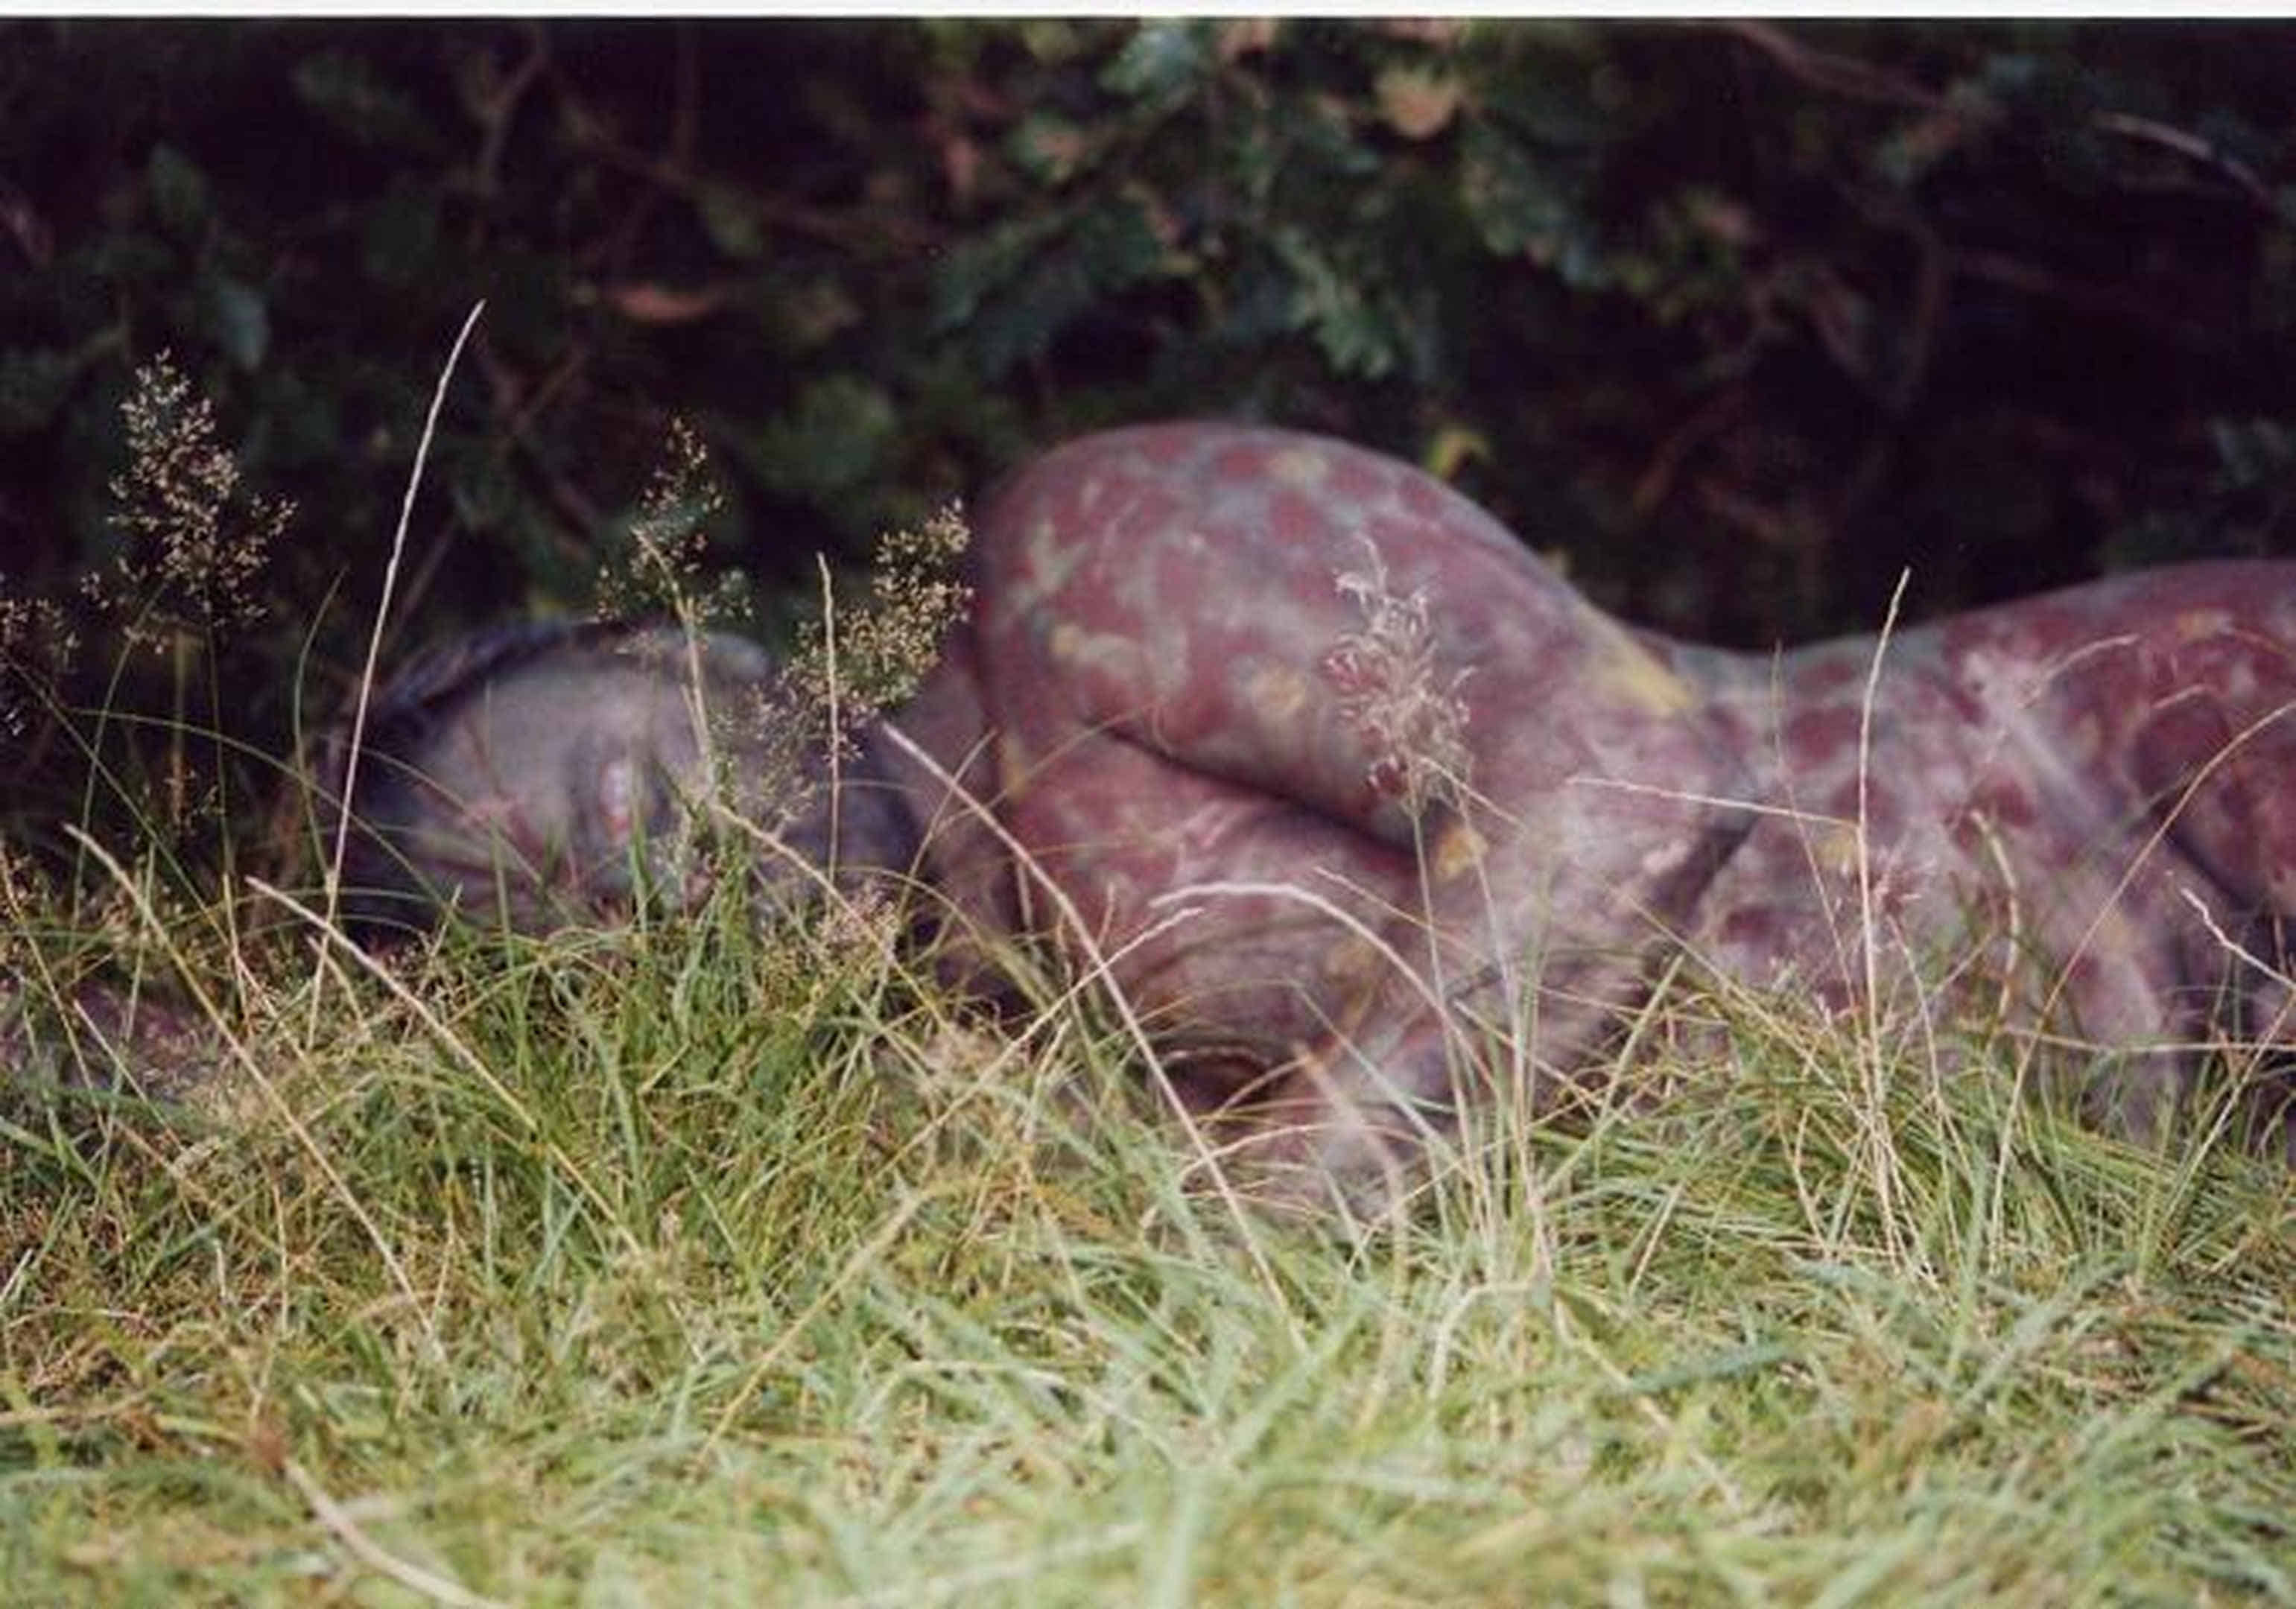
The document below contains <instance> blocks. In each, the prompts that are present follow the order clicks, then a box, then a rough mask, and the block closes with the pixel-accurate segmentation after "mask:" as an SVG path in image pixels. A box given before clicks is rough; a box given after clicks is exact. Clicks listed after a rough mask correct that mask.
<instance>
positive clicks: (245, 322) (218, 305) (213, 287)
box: [200, 273, 271, 370]
mask: <svg viewBox="0 0 2296 1609" xmlns="http://www.w3.org/2000/svg"><path fill="white" fill-rule="evenodd" d="M200 323H201V326H202V327H203V328H204V329H205V330H206V332H207V333H208V336H209V339H210V340H212V341H214V342H215V344H216V345H217V347H218V348H220V349H222V351H223V354H224V356H225V357H228V358H230V359H231V360H232V362H233V363H234V364H236V365H239V366H240V367H241V368H242V369H250V370H251V369H255V368H258V367H260V366H261V365H262V363H263V355H264V354H265V353H266V351H268V350H269V349H270V348H271V314H270V310H269V308H266V306H265V304H264V300H263V295H262V292H260V291H257V290H256V289H255V288H254V287H253V286H252V285H250V284H247V283H244V282H242V281H240V280H236V279H234V278H232V277H231V276H230V275H227V274H219V273H209V274H203V275H201V277H200Z"/></svg>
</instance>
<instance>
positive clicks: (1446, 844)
mask: <svg viewBox="0 0 2296 1609" xmlns="http://www.w3.org/2000/svg"><path fill="white" fill-rule="evenodd" d="M1490 847H1491V846H1490V845H1489V844H1488V842H1486V841H1484V839H1483V835H1482V834H1481V833H1478V832H1477V831H1475V828H1474V825H1473V824H1472V822H1465V821H1455V822H1452V823H1451V824H1450V825H1448V826H1447V827H1445V828H1444V829H1443V831H1442V833H1441V835H1440V836H1439V837H1438V838H1437V839H1436V840H1435V875H1436V876H1437V878H1439V880H1441V881H1442V882H1450V881H1451V880H1452V879H1453V878H1455V877H1459V876H1464V874H1466V873H1468V872H1471V871H1472V870H1473V869H1474V868H1475V867H1477V866H1480V865H1482V863H1483V855H1484V852H1485V851H1486V850H1488V849H1489V848H1490Z"/></svg>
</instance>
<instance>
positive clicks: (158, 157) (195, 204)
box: [143, 141, 212, 241]
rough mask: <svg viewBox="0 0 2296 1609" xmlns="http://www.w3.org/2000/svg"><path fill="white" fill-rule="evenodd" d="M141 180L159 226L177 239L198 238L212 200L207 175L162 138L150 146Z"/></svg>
mask: <svg viewBox="0 0 2296 1609" xmlns="http://www.w3.org/2000/svg"><path fill="white" fill-rule="evenodd" d="M143 184H144V187H145V189H146V190H148V191H149V192H150V193H151V196H152V213H153V215H154V216H155V217H157V218H159V220H160V227H161V228H162V229H164V230H166V231H167V232H168V234H172V235H174V236H175V237H176V239H177V240H179V241H194V240H197V239H198V238H199V235H200V232H201V230H202V229H203V228H204V227H205V226H206V225H207V221H208V213H209V209H210V206H211V204H212V203H211V202H210V201H209V195H208V178H207V175H206V174H204V173H202V172H201V171H200V169H199V168H196V167H195V166H193V162H192V160H191V159H190V158H189V157H187V156H185V155H184V153H183V152H180V151H178V150H176V148H175V147H174V146H173V145H170V144H167V143H166V142H164V141H162V142H161V143H160V144H157V145H154V146H152V157H151V160H150V161H148V162H147V163H145V164H144V168H143Z"/></svg>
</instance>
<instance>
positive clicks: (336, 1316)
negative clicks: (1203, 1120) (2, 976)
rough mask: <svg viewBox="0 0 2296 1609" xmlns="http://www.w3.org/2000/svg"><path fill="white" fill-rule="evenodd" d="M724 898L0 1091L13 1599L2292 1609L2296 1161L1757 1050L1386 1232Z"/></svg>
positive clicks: (1066, 1027) (241, 978)
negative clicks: (164, 1056)
mask: <svg viewBox="0 0 2296 1609" xmlns="http://www.w3.org/2000/svg"><path fill="white" fill-rule="evenodd" d="M738 906H739V902H738V901H736V900H733V899H727V900H725V901H722V902H721V903H720V905H719V906H717V907H713V908H712V909H710V910H709V911H708V912H705V913H704V914H703V915H702V916H701V917H700V918H698V919H695V920H691V921H685V922H680V923H676V924H667V925H659V926H641V927H639V928H636V929H634V930H632V931H628V932H619V933H613V934H605V935H583V936H575V937H566V938H562V939H559V940H553V941H552V942H549V943H546V944H536V943H521V942H511V941H486V940H463V941H457V942H455V943H453V944H450V945H447V946H446V947H444V948H441V949H440V950H439V951H438V952H437V953H435V954H432V955H429V956H419V957H413V958H408V959H406V960H403V961H401V962H398V963H395V964H394V965H392V967H391V968H390V971H389V975H388V976H387V977H381V976H376V975H373V974H370V973H365V972H364V971H362V970H360V969H359V968H357V966H356V965H350V964H348V962H347V961H346V959H345V957H344V956H343V954H342V952H341V951H340V950H339V949H338V950H332V951H329V952H328V953H327V954H326V955H325V956H324V958H321V957H320V956H318V955H317V954H316V951H315V950H314V949H312V948H307V947H306V946H304V945H303V943H302V941H301V940H287V941H284V942H275V944H274V945H273V948H272V950H271V952H270V959H269V962H268V963H267V965H266V968H265V969H263V970H267V971H268V973H271V974H272V975H271V976H269V977H268V978H267V979H265V978H259V977H258V976H257V975H256V973H251V972H249V971H245V970H242V971H241V972H240V973H237V974H236V975H234V973H231V972H230V971H228V970H226V969H224V968H223V967H221V966H220V965H217V966H214V967H210V968H208V969H206V971H205V973H204V975H203V980H202V981H203V982H204V983H205V984H206V985H207V986H208V987H209V988H210V989H214V990H215V991H216V992H217V998H218V999H219V1000H223V1001H225V1002H227V1004H225V1005H224V1006H221V1007H220V1008H219V1012H220V1015H221V1017H222V1019H223V1021H224V1022H225V1023H226V1024H227V1025H228V1027H229V1028H230V1030H231V1031H232V1033H233V1034H234V1036H236V1037H237V1038H238V1039H239V1040H240V1042H241V1043H242V1045H243V1047H244V1049H245V1051H246V1053H247V1059H248V1063H250V1064H251V1066H252V1067H253V1068H254V1069H255V1070H257V1071H259V1072H260V1074H261V1083H260V1084H259V1085H258V1082H257V1080H256V1077H255V1074H254V1073H250V1072H248V1071H241V1072H240V1073H239V1074H237V1076H236V1077H235V1078H234V1079H233V1080H228V1081H227V1083H228V1088H229V1091H230V1093H229V1094H228V1096H226V1097H225V1098H224V1099H222V1100H220V1101H218V1102H216V1103H212V1104H209V1105H208V1106H204V1107H202V1108H201V1109H200V1110H198V1111H195V1112H192V1113H190V1114H179V1115H176V1116H174V1117H168V1116H164V1115H160V1114H155V1113H154V1112H152V1111H150V1110H147V1109H142V1108H139V1107H137V1106H135V1105H134V1104H106V1103H104V1102H102V1101H99V1100H97V1099H95V1098H94V1097H90V1096H78V1097H70V1096H59V1095H53V1094H51V1095H45V1096H33V1095H26V1094H23V1093H21V1092H20V1093H18V1094H17V1095H15V1096H10V1097H8V1098H7V1100H6V1102H5V1104H4V1108H0V1111H4V1120H5V1127H4V1129H0V1580H4V1581H5V1582H6V1583H7V1597H8V1598H9V1601H11V1602H12V1603H23V1604H51V1603H54V1604H74V1603H82V1604H102V1605H119V1604H146V1603H148V1604H168V1605H177V1604H200V1603H215V1604H265V1603H291V1604H300V1603H319V1602H349V1603H355V1604H361V1605H370V1604H371V1605H390V1604H413V1603H421V1602H431V1601H435V1602H445V1603H470V1602H479V1601H495V1602H502V1603H510V1604H521V1605H523V1604H625V1603H627V1604H648V1605H655V1604H668V1605H700V1604H709V1603H757V1602H771V1603H802V1604H884V1605H933V1604H963V1605H975V1604H1027V1605H1047V1604H1095V1605H1097V1604H1112V1603H1124V1604H1135V1603H1136V1604H1155V1605H1188V1604H1236V1605H1271V1604H1304V1605H1387V1604H1393V1605H1422V1604H1459V1605H1465V1604H1488V1605H1519V1604H1533V1603H1546V1602H1555V1603H1590V1604H1603V1605H1613V1604H1616V1605H1629V1604H1639V1603H1659V1604H1694V1605H1705V1604H1718V1603H1749V1604H1756V1603H1775V1602H1791V1603H1810V1604H1826V1605H1851V1604H1904V1603H1986V1604H2032V1605H2067V1604H2088V1603H2112V1604H2122V1603H2159V1604H2177V1605H2184V1604H2192V1603H2235V1602H2239V1603H2246V1602H2290V1601H2296V1432H2292V1428H2291V1427H2292V1425H2296V1314H2292V1311H2291V1300H2292V1296H2296V1188H2292V1185H2291V1181H2290V1179H2289V1178H2288V1177H2287V1176H2286V1175H2285V1174H2284V1173H2283V1172H2282V1171H2281V1170H2278V1169H2277V1168H2276V1167H2274V1166H2271V1165H2268V1164H2265V1163H2260V1162H2253V1161H2251V1160H2249V1159H2246V1158H2243V1157H2242V1156H2240V1155H2238V1154H2235V1153H2228V1152H2216V1151H2208V1150H2203V1151H2202V1153H2199V1154H2198V1155H2197V1156H2194V1155H2186V1156H2182V1157H2172V1158H2167V1159H2160V1158H2154V1157H2152V1156H2149V1155H2145V1154H2140V1153H2136V1152H2134V1151H2132V1150H2130V1149H2128V1148H2127V1147H2126V1146H2123V1145H2117V1144H2115V1143H2114V1142H2112V1141H2111V1140H2108V1139H2103V1138H2100V1137H2095V1136H2092V1135H2087V1134H2084V1133H2081V1132H2079V1131H2076V1130H2073V1129H2069V1128H2067V1127H2064V1126H2062V1125H2060V1124H2058V1123H2056V1122H2055V1121H2053V1120H2050V1119H2048V1118H2046V1116H2045V1115H2043V1114H2042V1113H2040V1112H2038V1111H2035V1110H2033V1109H2031V1108H2030V1107H2026V1108H2020V1107H2019V1106H2017V1105H2016V1104H2014V1103H2013V1102H2011V1101H2010V1100H2008V1099H2007V1098H2006V1097H2005V1096H2004V1094H2003V1088H2004V1085H2005V1080H2003V1079H1997V1078H1995V1077H1993V1076H1991V1075H1990V1074H1989V1073H1988V1072H1986V1071H1983V1070H1982V1069H1980V1070H1978V1071H1971V1072H1965V1073H1963V1074H1961V1075H1958V1076H1955V1077H1943V1076H1939V1075H1937V1074H1934V1073H1932V1072H1931V1071H1928V1070H1926V1069H1925V1068H1923V1066H1922V1065H1921V1064H1919V1063H1917V1062H1915V1061H1914V1060H1912V1059H1910V1058H1909V1059H1908V1060H1907V1063H1906V1064H1904V1065H1902V1066H1899V1067H1897V1068H1895V1069H1894V1070H1892V1072H1891V1076H1890V1078H1889V1079H1888V1080H1886V1087H1887V1089H1888V1095H1887V1098H1886V1100H1885V1101H1884V1102H1883V1103H1882V1104H1880V1105H1879V1106H1876V1105H1875V1104H1874V1103H1873V1101H1872V1099H1871V1097H1870V1096H1869V1095H1868V1094H1866V1091H1868V1090H1869V1089H1870V1088H1871V1087H1872V1084H1871V1080H1868V1079H1867V1077H1866V1073H1865V1072H1864V1071H1861V1070H1860V1063H1859V1057H1860V1056H1861V1055H1864V1054H1866V1048H1865V1042H1864V1041H1863V1040H1862V1039H1861V1040H1855V1041H1853V1040H1850V1039H1843V1040H1841V1041H1840V1042H1834V1041H1833V1040H1829V1039H1828V1038H1825V1037H1824V1035H1823V1034H1821V1033H1818V1032H1816V1030H1811V1029H1810V1028H1808V1026H1807V1025H1806V1024H1804V1025H1800V1026H1795V1025H1794V1024H1793V1023H1792V1021H1791V1014H1788V1018H1787V1020H1785V1021H1784V1022H1780V1021H1778V1020H1775V1019H1776V1018H1777V1016H1778V1014H1777V1013H1775V1011H1771V1010H1769V1009H1768V1006H1767V1004H1763V1003H1755V1004H1757V1005H1760V1006H1761V1007H1762V1008H1761V1009H1752V1008H1751V1007H1748V1006H1745V1003H1741V1005H1740V1006H1738V1007H1734V1012H1735V1015H1736V1022H1735V1024H1734V1031H1733V1035H1732V1038H1731V1039H1730V1041H1729V1044H1728V1046H1727V1047H1726V1049H1719V1050H1714V1051H1710V1052H1709V1053H1708V1054H1710V1055H1714V1056H1717V1057H1718V1058H1719V1059H1721V1060H1723V1061H1726V1062H1727V1063H1729V1065H1728V1066H1727V1067H1726V1068H1719V1067H1716V1068H1705V1069H1700V1068H1694V1067H1688V1066H1685V1067H1683V1068H1681V1069H1680V1071H1681V1073H1682V1075H1683V1076H1684V1077H1685V1078H1686V1079H1689V1080H1694V1081H1695V1082H1696V1083H1697V1084H1698V1086H1699V1087H1700V1088H1699V1092H1698V1093H1696V1094H1693V1095H1692V1096H1687V1097H1684V1098H1680V1099H1677V1101H1676V1102H1674V1103H1673V1104H1671V1105H1670V1106H1669V1108H1668V1109H1667V1110H1666V1111H1665V1112H1662V1113H1656V1114H1652V1113H1649V1112H1644V1113H1639V1114H1637V1113H1632V1112H1624V1111H1621V1112H1613V1113H1610V1114H1604V1115H1598V1116H1596V1117H1595V1118H1593V1119H1592V1120H1590V1121H1584V1122H1581V1123H1579V1125H1577V1126H1576V1127H1575V1128H1573V1129H1538V1128H1534V1127H1528V1126H1525V1125H1523V1124H1521V1123H1519V1122H1513V1121H1508V1120H1506V1119H1505V1116H1504V1114H1501V1116H1499V1117H1498V1118H1497V1119H1494V1120H1493V1121H1492V1122H1491V1123H1490V1124H1489V1125H1488V1127H1489V1128H1490V1129H1493V1130H1494V1131H1495V1132H1494V1133H1493V1134H1492V1136H1491V1144H1490V1145H1489V1147H1488V1152H1487V1153H1486V1154H1485V1156H1484V1157H1483V1158H1482V1159H1481V1160H1480V1162H1477V1163H1475V1164H1473V1165H1471V1166H1469V1167H1468V1168H1466V1169H1465V1170H1463V1171H1462V1172H1461V1173H1460V1174H1459V1175H1458V1176H1456V1177H1455V1178H1452V1179H1451V1180H1450V1181H1449V1182H1448V1184H1447V1186H1445V1187H1444V1188H1443V1189H1442V1190H1441V1191H1440V1192H1439V1196H1438V1199H1437V1200H1435V1201H1433V1202H1432V1203H1428V1204H1427V1205H1426V1207H1425V1208H1424V1209H1423V1211H1420V1212H1419V1213H1417V1214H1416V1215H1415V1216H1414V1217H1412V1218H1411V1219H1408V1220H1407V1221H1405V1222H1401V1223H1395V1224H1390V1225H1389V1226H1386V1227H1384V1228H1383V1229H1382V1230H1380V1231H1378V1232H1375V1233H1373V1234H1369V1235H1365V1236H1362V1237H1360V1238H1350V1237H1349V1236H1347V1235H1343V1234H1341V1233H1339V1232H1338V1231H1336V1230H1335V1229H1333V1228H1332V1227H1329V1226H1324V1227H1304V1226H1300V1225H1298V1224H1288V1225H1287V1224H1284V1223H1281V1222H1277V1221H1274V1220H1270V1219H1264V1218H1260V1217H1258V1216H1256V1215H1251V1214H1243V1215H1239V1214H1238V1213H1237V1212H1235V1211H1234V1210H1233V1209H1232V1207H1231V1206H1230V1205H1229V1204H1228V1203H1226V1202H1225V1201H1223V1200H1222V1199H1221V1198H1220V1197H1219V1196H1218V1195H1217V1194H1210V1193H1207V1192H1203V1191H1201V1190H1194V1191H1192V1190H1191V1189H1190V1188H1188V1187H1187V1186H1185V1184H1184V1182H1183V1180H1184V1178H1185V1176H1187V1175H1188V1174H1189V1173H1190V1170H1189V1168H1188V1167H1187V1162H1188V1156H1187V1153H1186V1152H1185V1142H1184V1141H1183V1140H1181V1139H1180V1138H1178V1137H1176V1136H1175V1134H1174V1133H1173V1132H1172V1131H1171V1130H1170V1129H1169V1128H1167V1127H1166V1126H1164V1125H1163V1124H1161V1123H1160V1122H1159V1121H1157V1120H1156V1119H1155V1117H1154V1115H1153V1104H1152V1102H1150V1101H1147V1100H1145V1099H1144V1097H1143V1096H1141V1094H1140V1088H1141V1084H1142V1079H1141V1075H1140V1071H1139V1070H1138V1069H1137V1068H1136V1066H1131V1065H1128V1063H1127V1062H1126V1059H1125V1056H1124V1054H1123V1052H1122V1048H1121V1040H1120V1039H1119V1038H1118V1037H1117V1036H1115V1035H1113V1034H1111V1033H1107V1032H1105V1031H1103V1030H1101V1029H1100V1028H1099V1027H1098V1026H1097V1025H1096V1024H1095V1021H1094V1019H1093V1018H1092V1016H1091V1015H1090V1014H1089V1012H1088V1010H1087V1009H1086V1008H1082V1007H1078V1006H1072V1005H1062V1006H1048V1007H1046V1009H1045V1010H1043V1011H1042V1012H1040V1013H1038V1014H1037V1015H1035V1016H1034V1017H1032V1018H1029V1019H1027V1020H1024V1021H1022V1022H1018V1023H1015V1024H1011V1025H1008V1026H1005V1027H1004V1028H998V1029H991V1028H986V1027H983V1026H982V1025H980V1024H979V1023H976V1022H968V1021H966V1020H965V1019H964V1017H963V1016H962V1015H961V1014H958V1013H957V1012H955V1009H954V1008H953V1007H952V1006H950V1005H949V1004H948V1003H947V1001H946V1000H944V999H943V998H941V997H939V996H938V995H937V994H936V993H935V991H933V990H932V989H930V988H928V987H925V986H923V985H922V984H921V983H920V982H919V981H917V980H916V979H915V978H914V977H913V976H911V975H909V974H908V973H906V972H905V971H904V970H903V964H902V963H901V962H899V961H898V959H896V958H895V956H896V952H895V951H894V950H893V949H892V948H890V947H889V946H888V945H886V944H885V943H883V942H882V940H883V939H884V937H885V935H884V933H883V932H882V929H881V924H875V923H870V922H859V923H856V922H853V921H849V920H840V921H835V922H817V923H816V924H814V925H813V926H812V927H811V928H809V929H806V930H799V931H776V932H772V933H770V934H760V933H758V932H757V931H756V930H755V928H754V926H753V924H751V922H750V919H749V917H748V915H747V914H746V913H744V912H742V910H740V909H739V908H738ZM17 936H18V937H19V938H20V939H22V938H24V935H22V934H19V935H17ZM48 938H49V939H50V940H53V935H49V936H48ZM28 941H29V940H28ZM185 948H186V951H187V953H190V952H191V951H193V950H195V949H196V948H197V946H196V945H195V944H192V943H190V942H188V941H187V943H186V947H185ZM258 948H259V947H258ZM1652 1054H1658V1053H1652ZM1883 1180H1886V1184H1883V1183H1882V1182H1880V1181H1883Z"/></svg>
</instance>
